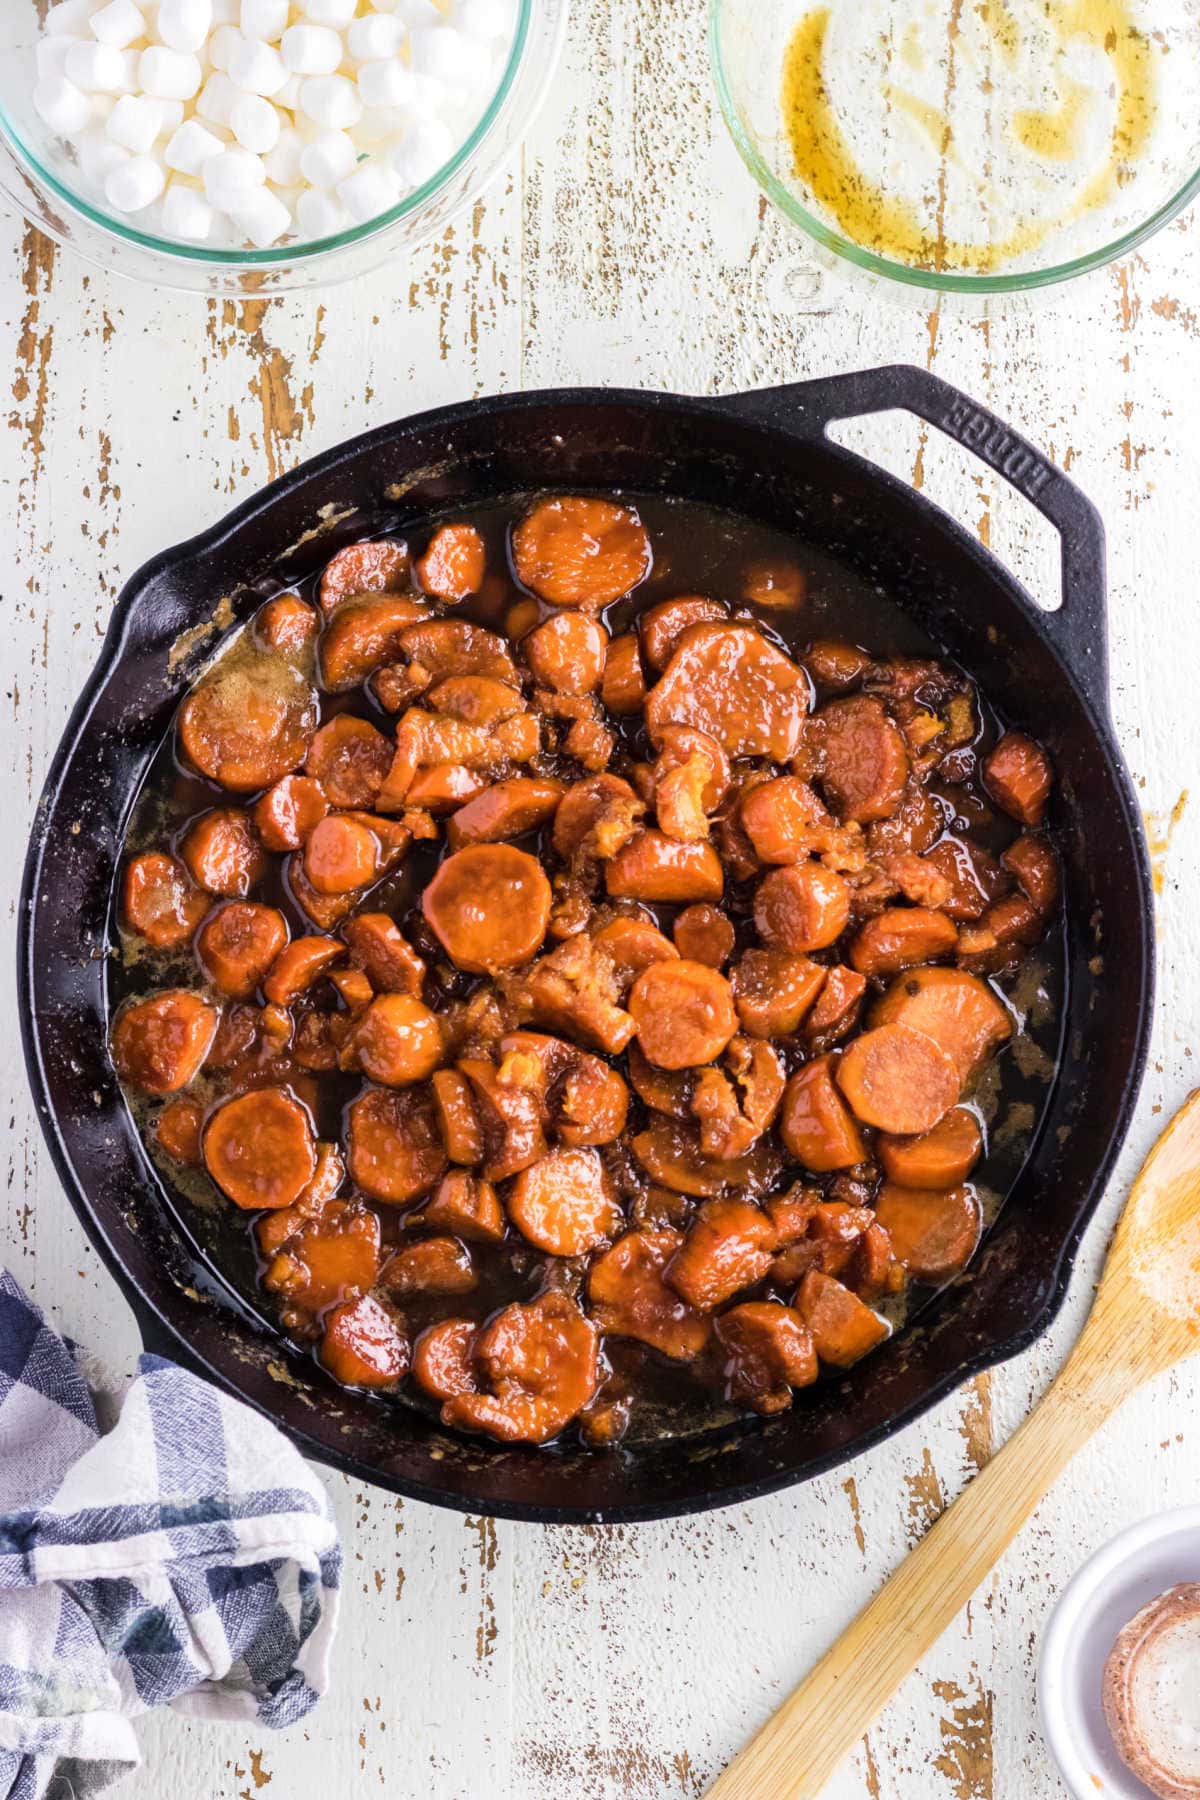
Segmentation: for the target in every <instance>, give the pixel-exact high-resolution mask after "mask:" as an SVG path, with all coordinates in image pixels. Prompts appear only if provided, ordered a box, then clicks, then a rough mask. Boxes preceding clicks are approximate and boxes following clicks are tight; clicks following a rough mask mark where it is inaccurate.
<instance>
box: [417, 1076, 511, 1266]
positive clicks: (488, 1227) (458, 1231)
mask: <svg viewBox="0 0 1200 1800" xmlns="http://www.w3.org/2000/svg"><path fill="white" fill-rule="evenodd" d="M444 1072H445V1073H447V1074H448V1073H450V1071H449V1070H447V1071H444ZM421 1223H422V1224H423V1225H433V1226H435V1227H436V1228H437V1229H438V1230H439V1231H449V1232H452V1233H453V1235H454V1236H455V1237H460V1238H466V1239H467V1240H468V1241H469V1242H471V1243H477V1244H498V1243H499V1242H500V1240H501V1239H502V1238H503V1236H504V1209H503V1207H502V1206H501V1204H500V1198H499V1195H498V1194H497V1193H496V1190H495V1188H494V1187H493V1186H492V1184H491V1182H490V1181H484V1180H482V1179H481V1178H480V1177H479V1176H478V1175H471V1174H469V1173H468V1171H467V1170H466V1169H451V1170H450V1171H449V1173H448V1174H446V1175H443V1176H442V1179H441V1181H440V1182H439V1183H438V1186H437V1191H436V1192H435V1194H434V1196H433V1199H432V1200H430V1201H428V1202H427V1203H426V1205H425V1206H424V1207H423V1208H422V1209H421Z"/></svg>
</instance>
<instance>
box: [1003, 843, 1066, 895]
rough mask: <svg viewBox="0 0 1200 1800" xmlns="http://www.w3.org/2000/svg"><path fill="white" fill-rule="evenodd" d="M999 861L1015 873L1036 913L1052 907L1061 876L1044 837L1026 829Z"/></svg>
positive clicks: (1060, 884) (1057, 893)
mask: <svg viewBox="0 0 1200 1800" xmlns="http://www.w3.org/2000/svg"><path fill="white" fill-rule="evenodd" d="M1000 861H1001V862H1002V863H1003V864H1004V867H1005V868H1006V869H1008V870H1009V871H1010V872H1011V873H1012V874H1013V875H1015V876H1016V878H1017V881H1018V883H1019V884H1020V888H1021V892H1022V893H1023V894H1024V895H1025V897H1026V899H1027V900H1028V901H1029V902H1030V904H1031V905H1032V906H1034V907H1035V908H1036V909H1037V911H1038V912H1039V913H1042V914H1047V913H1051V912H1053V911H1054V908H1055V907H1056V906H1057V905H1058V896H1059V890H1060V888H1061V886H1062V877H1061V873H1060V870H1059V866H1058V857H1057V856H1056V854H1055V852H1054V850H1053V848H1052V847H1051V845H1050V844H1048V843H1047V842H1046V840H1045V838H1043V837H1038V836H1036V835H1034V834H1032V833H1030V832H1025V833H1024V835H1023V836H1021V837H1019V838H1017V839H1016V841H1015V842H1014V843H1011V844H1010V845H1009V846H1008V849H1007V850H1006V851H1005V852H1004V854H1003V855H1002V856H1001V858H1000Z"/></svg>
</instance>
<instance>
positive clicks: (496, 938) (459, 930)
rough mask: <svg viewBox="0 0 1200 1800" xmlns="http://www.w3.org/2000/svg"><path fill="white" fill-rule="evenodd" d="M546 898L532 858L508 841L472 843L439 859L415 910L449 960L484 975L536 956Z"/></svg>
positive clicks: (544, 920)
mask: <svg viewBox="0 0 1200 1800" xmlns="http://www.w3.org/2000/svg"><path fill="white" fill-rule="evenodd" d="M550 901H551V893H550V883H549V881H547V879H546V875H545V872H544V870H543V869H542V866H541V864H540V863H539V862H538V861H537V860H536V859H535V858H534V857H532V856H529V855H527V853H526V852H525V851H524V850H515V849H513V847H512V846H511V845H510V844H472V845H469V846H468V847H467V848H466V849H465V850H457V851H455V853H454V855H453V856H448V857H447V858H446V860H445V862H443V863H442V864H441V866H440V867H439V869H438V871H437V873H436V874H435V875H434V877H433V880H432V881H431V882H430V883H429V885H428V886H427V887H426V889H425V892H424V893H423V894H422V896H421V910H422V912H423V913H424V915H425V919H426V921H427V923H428V925H429V927H430V929H431V930H432V931H433V933H434V934H435V936H436V937H437V939H438V941H439V942H440V944H441V946H442V948H443V949H444V950H445V952H446V955H447V956H448V957H449V958H450V960H451V962H453V963H454V964H455V965H456V967H458V968H460V969H467V970H469V971H470V972H471V973H472V974H476V975H485V974H493V973H494V972H495V971H496V970H497V969H515V968H517V967H518V966H519V965H520V964H521V963H525V962H528V961H529V960H530V958H531V957H533V956H536V954H537V952H538V950H539V949H540V948H541V945H542V942H543V940H544V938H545V936H546V927H547V925H548V924H549V922H550Z"/></svg>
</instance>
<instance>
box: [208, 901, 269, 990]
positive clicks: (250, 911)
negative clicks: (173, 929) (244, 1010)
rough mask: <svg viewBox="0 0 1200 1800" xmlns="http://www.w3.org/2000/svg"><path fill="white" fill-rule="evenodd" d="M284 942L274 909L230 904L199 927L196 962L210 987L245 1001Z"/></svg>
mask: <svg viewBox="0 0 1200 1800" xmlns="http://www.w3.org/2000/svg"><path fill="white" fill-rule="evenodd" d="M287 941H288V928H287V920H286V919H285V918H284V916H283V914H282V913H281V912H279V911H277V910H276V908H275V907H273V906H259V905H257V904H256V903H255V902H254V901H252V900H231V901H229V903H228V904H227V905H225V906H222V907H220V908H218V909H217V911H215V912H212V913H210V914H209V916H208V918H207V919H206V920H205V921H204V924H203V925H202V926H201V927H200V930H199V932H198V933H197V935H196V958H197V961H198V962H199V964H200V967H201V968H202V969H203V970H204V972H205V974H206V975H207V976H208V978H209V980H210V981H211V982H212V984H213V986H214V987H217V988H219V989H220V990H221V992H222V993H223V994H228V995H229V996H230V998H231V999H233V1000H249V999H250V997H251V995H252V994H253V993H254V992H255V991H256V989H258V988H260V987H261V986H262V984H263V981H264V980H265V979H266V976H267V972H268V970H269V969H270V968H271V966H272V964H273V963H274V961H275V958H276V957H277V956H278V955H279V953H280V951H281V950H282V949H283V947H284V945H285V944H286V943H287Z"/></svg>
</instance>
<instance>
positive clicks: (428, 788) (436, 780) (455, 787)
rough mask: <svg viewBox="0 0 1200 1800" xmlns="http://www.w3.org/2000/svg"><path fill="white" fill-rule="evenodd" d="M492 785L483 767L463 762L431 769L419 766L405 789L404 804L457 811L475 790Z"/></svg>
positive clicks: (442, 811)
mask: <svg viewBox="0 0 1200 1800" xmlns="http://www.w3.org/2000/svg"><path fill="white" fill-rule="evenodd" d="M488 786H489V782H488V777H487V775H486V773H485V772H484V771H483V770H481V769H468V768H466V767H465V766H464V765H463V764H462V763H438V764H437V765H436V766H435V767H433V768H430V769H418V770H417V772H416V774H415V775H414V776H413V777H412V780H411V781H410V782H409V784H408V787H407V789H406V790H405V804H406V805H407V806H420V807H422V808H424V810H425V811H426V812H430V813H447V812H457V811H458V809H459V807H460V806H465V805H466V803H467V801H468V800H473V799H474V798H475V796H476V794H482V793H483V791H484V789H485V788H486V787H488Z"/></svg>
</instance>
